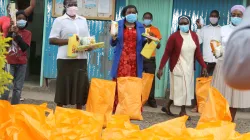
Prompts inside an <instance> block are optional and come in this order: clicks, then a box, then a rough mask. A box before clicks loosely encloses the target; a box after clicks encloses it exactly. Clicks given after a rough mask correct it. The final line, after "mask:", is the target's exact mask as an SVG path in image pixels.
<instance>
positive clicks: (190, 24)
mask: <svg viewBox="0 0 250 140" xmlns="http://www.w3.org/2000/svg"><path fill="white" fill-rule="evenodd" d="M181 17H183V16H180V17H179V18H178V29H177V30H178V31H179V30H180V27H179V19H180V18H181ZM184 17H187V18H188V19H189V30H191V26H192V23H191V18H190V17H189V16H184Z"/></svg>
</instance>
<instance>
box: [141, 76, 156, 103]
mask: <svg viewBox="0 0 250 140" xmlns="http://www.w3.org/2000/svg"><path fill="white" fill-rule="evenodd" d="M153 80H154V74H149V73H143V74H142V85H143V89H142V105H145V103H146V102H147V101H148V97H149V94H150V91H151V88H152V83H153Z"/></svg>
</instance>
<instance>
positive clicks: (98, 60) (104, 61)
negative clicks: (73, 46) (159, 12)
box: [42, 0, 126, 79]
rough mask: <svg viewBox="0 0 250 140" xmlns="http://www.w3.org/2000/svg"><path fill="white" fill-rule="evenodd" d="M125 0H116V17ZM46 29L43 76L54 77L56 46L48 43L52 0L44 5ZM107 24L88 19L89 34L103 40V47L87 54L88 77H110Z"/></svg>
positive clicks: (111, 50) (51, 19) (51, 20)
mask: <svg viewBox="0 0 250 140" xmlns="http://www.w3.org/2000/svg"><path fill="white" fill-rule="evenodd" d="M125 4H126V0H116V19H119V18H120V17H119V13H120V11H121V9H122V7H123V6H125ZM46 10H47V15H46V30H45V38H44V39H45V44H44V52H43V55H44V56H43V65H42V67H43V72H42V74H43V76H42V77H44V78H56V75H57V72H56V71H57V69H56V55H57V50H58V48H57V47H56V46H53V45H49V39H48V38H49V34H50V31H51V27H52V24H53V21H54V18H53V17H52V16H51V14H52V0H48V1H47V5H46ZM109 24H110V21H98V20H88V26H89V30H90V34H91V35H92V36H93V35H95V37H96V39H97V40H98V41H103V42H105V48H104V49H98V50H95V51H93V52H92V53H90V54H89V55H88V72H89V78H90V79H91V78H92V77H96V78H105V79H110V76H109V73H110V68H111V64H112V57H113V56H112V55H113V49H112V48H111V47H110V45H109V38H110V35H109Z"/></svg>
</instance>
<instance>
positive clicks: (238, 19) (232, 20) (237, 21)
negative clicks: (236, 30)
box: [231, 17, 242, 26]
mask: <svg viewBox="0 0 250 140" xmlns="http://www.w3.org/2000/svg"><path fill="white" fill-rule="evenodd" d="M241 21H242V18H240V17H231V22H232V23H233V24H234V25H236V26H237V25H239V24H240V23H241Z"/></svg>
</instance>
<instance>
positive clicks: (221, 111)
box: [197, 87, 232, 126]
mask: <svg viewBox="0 0 250 140" xmlns="http://www.w3.org/2000/svg"><path fill="white" fill-rule="evenodd" d="M217 121H228V122H231V121H232V117H231V114H230V110H229V105H228V103H227V100H226V99H225V98H224V97H223V96H222V95H221V93H220V92H219V91H218V90H217V89H215V88H213V87H211V88H210V89H209V96H208V101H207V103H206V105H205V107H204V109H203V112H202V114H201V117H200V120H199V122H198V125H197V126H199V125H201V124H202V123H207V122H217Z"/></svg>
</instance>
